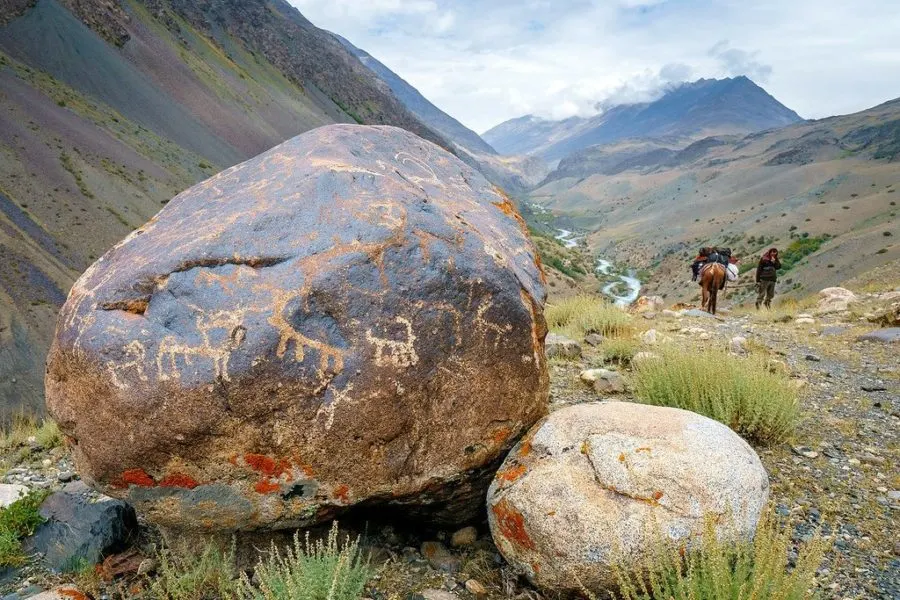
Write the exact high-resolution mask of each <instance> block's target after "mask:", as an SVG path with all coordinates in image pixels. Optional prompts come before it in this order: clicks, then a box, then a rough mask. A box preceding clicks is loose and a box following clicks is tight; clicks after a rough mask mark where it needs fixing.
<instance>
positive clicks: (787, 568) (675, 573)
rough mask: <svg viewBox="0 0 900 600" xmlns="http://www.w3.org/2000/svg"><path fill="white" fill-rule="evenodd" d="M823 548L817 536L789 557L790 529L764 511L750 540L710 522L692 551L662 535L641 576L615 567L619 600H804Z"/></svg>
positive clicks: (810, 586) (808, 595) (810, 595)
mask: <svg viewBox="0 0 900 600" xmlns="http://www.w3.org/2000/svg"><path fill="white" fill-rule="evenodd" d="M827 549H828V543H827V542H826V541H825V540H824V539H823V538H822V537H821V536H820V535H818V534H816V535H814V536H813V537H812V539H811V540H810V541H808V542H805V543H802V544H801V545H800V548H799V550H798V552H797V553H796V555H795V557H794V558H792V556H791V555H792V553H793V551H794V545H793V542H792V540H791V529H790V528H789V527H785V526H782V525H780V524H779V523H778V522H777V521H776V520H775V519H774V518H773V517H772V516H771V513H767V514H766V515H764V516H763V518H762V519H761V520H760V524H759V526H758V527H757V530H756V535H755V536H754V538H753V541H752V542H740V543H734V542H731V541H728V540H727V539H719V538H718V537H717V536H716V529H715V522H714V520H713V519H709V520H708V521H707V525H706V529H705V531H704V533H703V536H702V538H701V540H700V542H699V547H697V548H695V549H694V551H689V552H687V553H685V552H684V550H683V547H682V546H679V545H676V544H674V543H672V542H670V541H669V540H668V538H664V537H663V536H662V535H661V536H660V539H659V540H658V542H657V543H656V544H655V545H654V548H653V550H652V551H651V552H650V554H649V557H648V558H647V560H645V561H644V562H643V563H642V564H641V565H640V567H643V569H645V572H646V576H645V577H636V576H635V575H633V574H632V573H626V572H623V571H622V570H621V569H619V570H617V573H616V576H617V579H618V580H619V585H620V588H621V598H622V599H623V600H742V599H745V598H754V599H757V600H776V599H777V600H807V599H810V598H816V597H817V594H816V593H814V592H811V591H810V589H811V588H812V587H813V586H814V583H815V578H816V571H817V569H818V568H819V565H820V564H821V563H822V559H823V557H824V555H825V552H826V550H827Z"/></svg>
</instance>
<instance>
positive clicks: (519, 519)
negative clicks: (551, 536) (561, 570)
mask: <svg viewBox="0 0 900 600" xmlns="http://www.w3.org/2000/svg"><path fill="white" fill-rule="evenodd" d="M491 512H493V513H494V517H495V518H496V519H497V525H498V528H499V530H500V534H501V535H502V536H503V537H504V538H505V539H507V540H509V541H510V542H511V543H513V544H516V545H517V546H520V547H522V548H525V549H528V550H535V549H536V546H535V545H534V540H532V539H531V536H530V535H528V532H527V531H526V530H525V518H524V517H523V516H522V514H521V513H520V512H519V511H517V510H516V509H514V508H513V507H511V506H510V505H509V503H508V502H507V501H506V500H501V501H500V502H498V503H497V504H495V505H494V506H492V507H491Z"/></svg>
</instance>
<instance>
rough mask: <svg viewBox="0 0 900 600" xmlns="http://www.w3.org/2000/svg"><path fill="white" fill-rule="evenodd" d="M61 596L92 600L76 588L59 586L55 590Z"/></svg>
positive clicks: (78, 599)
mask: <svg viewBox="0 0 900 600" xmlns="http://www.w3.org/2000/svg"><path fill="white" fill-rule="evenodd" d="M55 591H56V593H57V594H58V595H60V596H65V597H66V598H71V599H72V600H90V598H89V597H88V596H86V595H84V594H82V593H81V592H80V591H78V590H76V589H74V588H58V589H56V590H55Z"/></svg>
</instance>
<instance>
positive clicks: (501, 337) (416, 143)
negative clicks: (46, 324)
mask: <svg viewBox="0 0 900 600" xmlns="http://www.w3.org/2000/svg"><path fill="white" fill-rule="evenodd" d="M544 297H545V292H544V288H543V275H542V273H541V270H540V267H539V264H538V262H537V260H536V256H535V251H534V248H533V247H532V245H531V243H530V241H529V240H528V238H527V236H526V233H525V229H524V225H523V223H522V221H521V218H520V217H519V216H518V214H517V213H516V211H515V209H514V208H513V207H512V205H511V204H510V202H509V201H508V200H507V199H506V197H505V196H503V195H502V193H500V192H498V190H496V189H495V188H493V187H492V186H491V185H490V184H489V183H488V182H487V181H486V180H485V179H484V178H483V177H482V176H481V175H479V174H478V173H477V172H475V171H474V170H472V169H470V168H469V167H467V166H466V165H464V164H463V163H462V162H460V161H459V160H457V159H456V158H455V157H453V156H452V155H450V154H449V153H447V152H445V151H443V150H442V149H440V148H438V147H437V146H435V145H433V144H431V143H429V142H425V141H423V140H422V139H420V138H418V137H416V136H414V135H413V134H410V133H408V132H406V131H404V130H401V129H396V128H391V127H360V126H347V125H340V126H330V127H323V128H320V129H317V130H314V131H311V132H309V133H306V134H303V135H301V136H299V137H296V138H294V139H292V140H289V141H288V142H285V143H284V144H282V145H280V146H278V147H276V148H274V149H272V150H270V151H268V152H266V153H264V154H262V155H260V156H258V157H256V158H254V159H252V160H249V161H247V162H245V163H243V164H241V165H238V166H236V167H233V168H231V169H228V170H226V171H224V172H223V173H221V174H219V175H217V176H215V177H213V178H211V179H209V180H207V181H205V182H203V183H201V184H199V185H197V186H195V187H193V188H191V189H189V190H187V191H186V192H184V193H182V194H180V195H179V196H177V197H176V198H174V199H173V200H172V201H171V202H170V203H169V204H168V205H167V206H166V207H165V209H163V210H162V211H161V212H160V213H159V214H158V215H157V216H156V217H155V218H154V219H153V220H151V221H150V222H149V223H147V224H146V225H145V226H144V227H142V228H140V229H139V230H137V231H135V232H134V233H132V234H131V235H130V236H128V238H127V239H125V240H124V241H123V242H121V243H120V244H118V245H117V246H116V247H115V248H113V249H112V250H110V251H109V252H108V253H107V254H106V255H104V256H103V257H102V258H101V259H100V260H98V261H97V262H96V263H95V264H94V265H93V266H92V267H91V268H90V269H88V271H87V272H86V273H85V274H84V275H83V276H82V277H81V278H80V279H79V280H78V282H77V283H76V284H75V286H74V287H73V289H72V291H71V293H70V295H69V298H68V300H67V302H66V304H65V306H64V307H63V310H62V312H61V314H60V317H59V323H58V327H57V333H56V339H55V342H54V344H53V347H52V349H51V352H50V356H49V365H48V372H47V381H46V384H47V403H48V406H49V409H50V412H51V414H52V415H53V417H54V418H55V419H56V420H57V421H58V422H59V424H60V427H61V428H62V429H63V431H64V432H65V434H66V435H67V436H68V437H69V438H70V441H71V442H72V444H73V445H74V450H75V455H76V459H77V461H78V466H79V471H80V472H81V473H82V475H83V476H84V477H85V479H86V480H87V481H89V483H90V484H91V485H93V486H95V487H97V488H98V489H100V490H102V491H103V492H105V493H107V494H109V495H111V496H115V497H118V498H123V499H126V500H128V501H129V502H131V503H132V504H133V505H134V506H135V507H136V508H137V509H138V511H139V512H142V513H143V514H144V515H146V516H147V517H148V518H150V519H151V520H153V521H155V522H157V523H159V524H161V525H163V526H168V527H174V528H192V529H198V530H202V529H209V530H242V529H275V528H282V527H295V526H306V525H310V524H313V523H316V522H320V521H322V520H325V519H328V518H330V517H332V516H334V515H336V514H338V513H339V512H342V511H344V510H347V509H349V508H352V507H354V506H356V505H360V504H362V505H365V506H366V507H372V506H384V505H392V506H398V507H400V508H401V509H402V510H403V511H404V514H407V515H415V514H417V513H421V514H422V516H423V517H424V516H428V517H429V518H432V519H435V520H438V521H441V520H443V521H446V522H448V523H449V522H461V521H466V520H467V519H469V518H471V517H472V516H473V515H475V514H477V512H478V511H479V509H480V507H481V506H483V502H484V493H485V492H486V490H487V486H488V484H489V482H490V477H491V476H492V474H493V473H492V469H495V468H496V465H497V464H499V462H500V461H501V460H502V458H503V456H504V454H505V452H506V451H507V450H509V448H510V447H511V446H512V445H513V444H514V443H515V441H516V439H518V437H519V436H520V435H521V434H522V433H523V432H524V431H526V430H527V429H528V427H530V426H531V425H532V424H533V423H534V422H535V421H536V420H537V419H539V418H540V417H541V416H543V415H544V414H545V413H546V407H547V393H548V378H547V368H546V364H545V360H544V347H543V345H544V336H545V335H546V325H545V322H544V318H543V314H542V305H543V301H544Z"/></svg>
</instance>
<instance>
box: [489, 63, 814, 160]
mask: <svg viewBox="0 0 900 600" xmlns="http://www.w3.org/2000/svg"><path fill="white" fill-rule="evenodd" d="M801 120H802V119H801V118H800V116H799V115H797V113H795V112H794V111H792V110H790V109H789V108H787V107H786V106H784V105H783V104H781V103H780V102H778V101H777V100H776V99H775V98H773V97H772V96H771V95H769V94H768V93H767V92H766V91H765V90H764V89H762V88H761V87H759V86H758V85H757V84H755V83H754V82H753V81H751V80H750V79H748V78H747V77H744V76H740V77H734V78H727V79H700V80H698V81H695V82H692V83H684V84H681V85H679V86H677V87H674V88H672V89H669V90H668V91H666V93H665V94H663V96H662V97H660V98H659V99H657V100H654V101H653V102H647V103H638V104H622V105H616V106H612V107H609V108H607V109H605V110H603V111H602V112H601V113H599V114H598V115H596V116H593V117H571V118H568V119H564V120H562V121H549V120H544V119H540V118H538V117H534V116H526V117H520V118H518V119H513V120H510V121H506V122H504V123H501V124H500V125H497V126H496V127H494V128H492V129H490V130H488V131H486V132H485V133H484V134H483V136H482V137H484V139H485V140H486V141H487V142H488V143H490V144H491V145H492V146H493V147H494V148H496V149H497V151H498V152H500V153H502V154H534V155H538V156H540V157H542V158H544V159H545V160H547V161H550V162H555V161H558V160H560V159H562V158H564V157H566V156H568V155H570V154H572V153H573V152H575V151H578V150H581V149H584V148H587V147H589V146H593V145H595V144H604V143H613V142H617V141H621V140H625V139H630V138H639V139H654V140H656V139H667V138H668V139H671V140H696V139H699V138H702V137H706V136H709V135H713V134H729V133H750V132H754V131H760V130H764V129H772V128H778V127H783V126H785V125H790V124H792V123H796V122H798V121H801ZM682 145H686V143H683V144H682Z"/></svg>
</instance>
